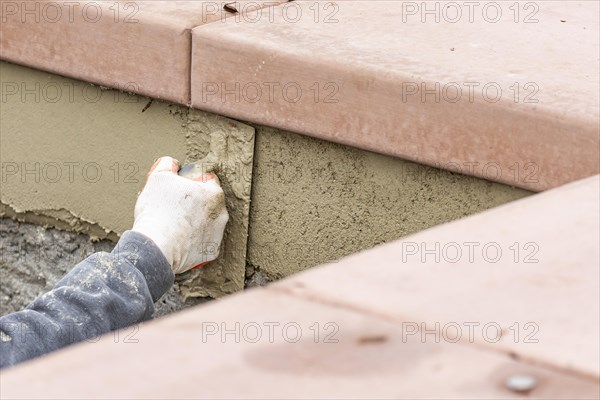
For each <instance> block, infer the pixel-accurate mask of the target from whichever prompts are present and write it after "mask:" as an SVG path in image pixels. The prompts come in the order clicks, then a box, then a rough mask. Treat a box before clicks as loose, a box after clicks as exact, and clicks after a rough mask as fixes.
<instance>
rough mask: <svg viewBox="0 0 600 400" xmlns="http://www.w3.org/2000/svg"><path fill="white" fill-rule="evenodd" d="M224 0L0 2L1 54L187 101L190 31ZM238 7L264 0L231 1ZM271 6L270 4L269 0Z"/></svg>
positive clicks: (220, 17) (213, 17) (214, 15)
mask: <svg viewBox="0 0 600 400" xmlns="http://www.w3.org/2000/svg"><path fill="white" fill-rule="evenodd" d="M226 3H228V2H225V1H147V0H145V1H125V0H121V1H88V0H85V1H71V2H68V1H67V2H55V1H50V0H37V1H31V0H30V1H10V0H2V1H0V12H1V13H2V15H1V17H0V18H1V19H2V25H1V26H2V28H1V30H0V54H1V58H2V59H4V60H8V61H11V62H14V63H18V64H23V65H27V66H30V67H35V68H39V69H42V70H46V71H50V72H54V73H58V74H61V75H65V76H69V77H73V78H77V79H81V80H85V81H89V82H93V83H97V84H100V85H104V86H109V87H114V88H119V89H122V90H124V91H128V92H133V93H139V94H143V95H147V96H151V97H155V98H159V99H165V100H170V101H174V102H177V103H183V104H188V103H189V101H190V94H189V90H190V80H189V76H190V49H191V33H190V32H191V29H192V28H193V27H195V26H198V25H202V24H205V23H211V22H216V23H220V21H224V20H225V19H226V18H227V17H230V16H232V15H233V14H231V13H229V12H227V11H225V10H223V5H224V4H226ZM244 3H248V5H247V6H245V7H240V8H241V11H250V10H251V9H252V8H253V7H254V8H256V7H259V6H263V5H264V3H269V2H265V1H260V2H249V1H248V0H243V1H241V2H238V4H244ZM269 4H271V5H273V4H276V2H270V3H269Z"/></svg>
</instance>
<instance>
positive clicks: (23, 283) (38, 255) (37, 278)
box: [0, 218, 206, 317]
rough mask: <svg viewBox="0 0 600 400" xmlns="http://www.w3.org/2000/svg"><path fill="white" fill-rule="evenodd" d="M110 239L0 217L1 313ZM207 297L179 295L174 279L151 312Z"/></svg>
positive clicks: (27, 299) (167, 310) (109, 244)
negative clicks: (189, 297)
mask: <svg viewBox="0 0 600 400" xmlns="http://www.w3.org/2000/svg"><path fill="white" fill-rule="evenodd" d="M113 247H114V243H113V242H112V241H110V240H100V241H96V242H92V241H90V237H89V236H88V235H85V234H80V233H75V232H66V231H62V230H57V229H53V228H49V229H46V228H44V227H42V226H39V225H34V224H29V223H19V222H16V221H13V220H12V219H8V218H0V315H5V314H8V313H11V312H15V311H19V310H22V309H23V308H25V307H26V306H27V305H28V304H29V303H31V301H33V300H34V299H35V298H36V297H38V296H39V295H41V294H42V293H45V292H47V291H48V290H50V289H51V288H52V287H53V286H54V284H55V283H56V282H57V281H58V280H59V279H60V278H62V277H63V275H65V274H66V273H67V272H69V271H70V270H71V269H72V268H73V267H75V265H77V263H78V262H80V261H81V260H83V259H84V258H86V257H87V256H89V255H90V254H92V253H95V252H98V251H111V250H112V248H113ZM205 301H206V299H187V300H184V298H183V297H182V296H181V295H179V283H177V282H176V283H175V285H173V287H172V288H171V290H169V291H168V292H167V293H166V294H165V295H164V296H163V297H161V298H160V299H159V300H158V301H157V302H156V304H155V307H156V311H155V314H154V316H155V317H159V316H162V315H165V314H168V313H170V312H173V311H177V310H181V309H183V308H187V307H190V306H193V305H196V304H198V303H203V302H205Z"/></svg>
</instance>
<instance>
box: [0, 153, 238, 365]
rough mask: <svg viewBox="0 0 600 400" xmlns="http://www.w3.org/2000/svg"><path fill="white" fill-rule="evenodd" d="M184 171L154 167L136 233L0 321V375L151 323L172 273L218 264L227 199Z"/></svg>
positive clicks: (167, 164) (163, 163)
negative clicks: (19, 365) (86, 342)
mask: <svg viewBox="0 0 600 400" xmlns="http://www.w3.org/2000/svg"><path fill="white" fill-rule="evenodd" d="M178 168H179V165H178V163H177V162H176V161H175V160H173V159H172V158H170V157H163V158H162V159H160V160H159V161H157V163H155V165H154V167H153V168H152V170H151V171H150V173H149V176H148V182H147V183H146V187H145V188H144V190H143V191H142V193H141V194H140V196H139V198H138V201H137V204H136V209H135V223H134V226H133V228H132V230H131V231H127V232H125V233H124V234H123V236H122V237H121V239H120V240H119V242H118V244H117V246H116V247H115V248H114V249H113V251H112V252H111V253H96V254H93V255H92V256H90V257H88V258H87V259H85V260H84V261H82V262H81V263H79V264H78V265H77V266H76V267H75V268H74V269H73V270H72V271H71V272H69V273H68V274H67V275H66V276H65V277H63V278H62V279H61V280H60V281H59V282H58V283H57V284H56V285H55V286H54V288H53V289H52V290H51V291H50V292H48V293H45V294H43V295H42V296H40V297H38V298H37V299H36V300H34V301H33V303H31V304H30V305H29V306H28V307H27V308H26V309H25V310H23V311H19V312H16V313H13V314H9V315H6V316H4V317H1V318H0V367H5V366H9V365H14V364H16V363H19V362H22V361H25V360H29V359H31V358H34V357H37V356H40V355H42V354H46V353H48V352H50V351H53V350H56V349H59V348H61V347H65V346H67V345H69V344H72V343H76V342H80V341H83V340H91V339H94V338H95V337H97V336H98V335H100V334H103V333H106V332H109V331H112V330H116V329H120V328H124V327H127V326H129V325H132V324H135V323H138V322H142V321H145V320H147V319H149V318H151V317H152V314H153V312H154V302H155V301H156V300H158V299H159V298H160V297H161V296H162V295H163V294H164V293H165V292H166V291H167V290H168V289H169V288H170V286H171V285H172V284H173V278H174V273H180V272H185V271H187V270H189V269H191V268H193V267H194V266H196V265H199V264H200V265H202V264H204V263H206V262H208V261H211V260H213V259H215V258H216V257H217V255H218V252H219V245H220V243H221V240H222V237H223V231H224V228H225V224H226V223H227V219H228V216H227V211H226V209H225V204H224V198H223V192H222V190H221V188H220V187H219V185H218V183H217V182H216V180H207V181H202V182H196V181H191V180H188V179H185V178H182V177H180V176H178V175H177V174H176V171H177V170H178Z"/></svg>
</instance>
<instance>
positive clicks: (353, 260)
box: [0, 176, 600, 399]
mask: <svg viewBox="0 0 600 400" xmlns="http://www.w3.org/2000/svg"><path fill="white" fill-rule="evenodd" d="M599 190H600V176H595V177H592V178H588V179H586V180H584V181H579V182H576V183H572V184H570V185H568V186H564V187H561V188H558V189H556V190H552V191H549V192H547V193H544V194H539V195H537V196H533V197H529V198H527V199H524V200H521V201H517V202H514V203H511V204H509V205H506V206H502V207H498V208H496V209H493V210H490V211H487V212H484V213H482V214H479V215H476V216H472V217H469V218H465V219H463V220H460V221H457V222H454V223H450V224H447V225H444V226H440V227H436V228H432V229H430V230H427V231H424V232H422V233H420V234H417V235H414V236H412V237H409V238H407V239H405V240H401V241H397V242H394V243H390V244H387V245H384V246H380V247H377V248H374V249H372V250H369V251H365V252H363V253H360V254H357V255H354V256H351V257H348V258H346V259H343V260H340V261H339V262H337V263H334V264H330V265H326V266H322V267H319V268H316V269H312V270H310V271H307V272H304V273H302V274H299V275H297V276H296V277H293V278H290V279H286V280H284V281H282V282H281V283H277V284H274V285H272V286H268V287H267V288H261V289H254V290H249V291H246V292H244V293H240V294H236V295H232V296H230V297H227V298H225V299H222V300H217V301H214V302H211V303H209V304H207V305H205V306H199V307H196V308H192V309H189V310H186V311H184V312H181V313H179V314H176V315H171V316H169V317H166V318H164V319H160V320H156V321H152V322H149V323H147V324H142V325H141V326H139V327H137V328H129V329H127V330H124V331H121V332H120V333H118V334H115V333H110V334H108V335H106V336H104V337H103V338H101V339H100V341H98V342H96V343H84V344H79V345H76V346H72V347H70V348H68V349H65V350H63V351H59V352H56V353H52V354H50V355H48V356H45V357H43V358H41V359H38V360H34V361H32V362H29V363H25V364H23V365H21V366H17V367H15V368H14V369H9V370H7V371H3V372H2V374H0V396H1V397H2V398H57V399H58V398H60V399H68V398H88V397H95V398H345V397H350V398H461V399H463V398H476V399H482V398H523V396H524V395H527V396H529V397H532V398H552V399H558V398H567V399H576V398H586V399H587V398H597V397H598V395H599V394H600V385H599V381H598V377H599V376H600V371H599V370H598V363H597V361H598V358H599V356H600V352H599V347H598V346H599V345H598V340H597V339H598V335H599V331H598V329H599V328H598V327H599V315H600V313H599V311H600V310H598V307H599V304H598V303H599V302H598V299H599V296H600V294H599V288H598V280H599V278H600V275H599V268H600V267H599V263H600V255H599V254H598V252H599V250H598V241H599V237H598V235H599V229H600V227H599V217H600V216H599V211H598V203H599V201H600V199H599ZM415 243H416V244H423V245H424V246H427V249H430V251H429V252H428V253H427V252H426V253H424V252H422V251H421V252H420V253H418V252H415V251H414V247H412V245H413V244H415ZM436 243H439V244H440V249H444V247H445V246H446V247H447V245H448V244H449V243H457V244H459V246H458V247H459V248H460V247H462V248H463V249H464V248H465V247H466V246H467V245H465V244H464V243H473V244H472V245H470V246H471V247H473V248H475V249H476V250H477V251H475V252H474V255H473V257H474V259H473V262H471V260H470V259H469V258H468V255H466V257H465V255H464V254H463V258H461V259H460V260H456V262H453V261H454V260H455V258H456V252H454V253H453V252H450V251H444V250H440V251H436V250H435V244H436ZM514 243H518V246H517V247H514V248H519V249H520V250H519V253H518V255H517V256H515V254H516V253H514V252H512V251H511V250H510V249H511V246H513V244H514ZM475 244H478V245H475ZM528 244H529V245H528ZM531 244H533V245H534V246H533V247H531ZM486 245H487V247H488V248H494V249H497V248H500V249H501V250H502V251H503V255H502V256H501V257H500V258H499V259H497V260H496V258H497V257H498V256H497V255H495V253H494V252H493V251H491V250H490V251H489V252H486V253H481V250H482V249H483V248H484V247H486ZM407 249H410V250H409V251H407ZM431 249H434V250H433V251H431ZM532 249H533V251H532ZM423 254H425V255H426V259H425V261H424V262H422V261H421V257H423ZM483 254H485V256H484V255H483ZM436 255H437V256H438V257H440V260H439V261H437V262H436V261H435V257H436ZM403 257H405V259H403ZM515 257H516V259H515ZM423 324H425V325H423ZM436 324H437V325H436ZM457 327H458V328H457ZM470 327H471V328H470ZM485 327H487V328H485ZM471 329H472V331H471ZM459 332H460V333H461V336H460V337H459V336H458V333H459ZM519 376H525V379H528V378H530V377H532V378H533V379H534V380H535V382H536V385H535V387H534V388H533V389H532V390H531V391H530V392H528V393H522V392H515V391H514V390H511V389H509V387H511V385H510V384H508V385H507V382H508V383H510V382H513V381H512V380H511V378H512V379H514V378H515V377H517V381H518V377H519ZM32 377H35V378H32ZM512 387H514V386H512Z"/></svg>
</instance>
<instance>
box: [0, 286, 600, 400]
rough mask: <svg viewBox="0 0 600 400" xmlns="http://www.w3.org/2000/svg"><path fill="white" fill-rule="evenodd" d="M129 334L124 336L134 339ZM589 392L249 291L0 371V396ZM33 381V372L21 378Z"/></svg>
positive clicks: (573, 383)
mask: <svg viewBox="0 0 600 400" xmlns="http://www.w3.org/2000/svg"><path fill="white" fill-rule="evenodd" d="M133 341H135V342H133ZM515 375H528V376H532V377H534V379H536V381H537V385H536V387H535V388H534V389H533V390H532V391H531V392H530V393H529V395H530V396H532V397H535V398H552V399H560V398H567V399H575V398H593V397H594V396H596V395H597V393H598V391H599V385H598V382H594V381H592V380H588V379H585V378H582V377H578V376H576V375H570V374H567V373H561V372H557V371H554V370H552V369H547V368H543V367H540V366H534V365H529V364H527V363H524V362H521V361H518V360H514V359H512V358H510V357H508V356H507V355H503V354H498V353H495V352H492V351H486V350H485V349H480V348H477V346H474V345H471V344H464V343H450V342H446V341H440V342H439V343H436V342H435V340H433V339H432V338H431V336H430V340H422V339H421V338H420V337H419V336H416V335H406V332H404V330H403V326H402V325H401V324H394V323H390V322H386V321H382V320H381V319H378V318H374V317H372V316H367V315H364V314H361V313H357V312H354V311H352V310H347V309H343V308H337V307H331V306H327V305H323V304H318V303H314V302H309V301H306V300H302V299H298V298H294V297H291V296H287V295H284V294H281V293H277V292H272V291H268V290H260V289H259V290H251V291H247V292H245V293H242V294H240V295H233V296H230V297H228V298H226V299H223V300H219V301H215V302H211V303H209V304H207V305H206V306H200V307H195V308H193V309H190V310H187V311H184V312H181V313H179V314H177V315H172V316H169V317H167V318H163V319H160V320H157V321H154V322H151V323H148V324H143V325H141V326H140V327H139V329H136V330H134V329H132V328H129V329H127V330H123V331H121V332H120V334H119V335H115V334H114V333H110V334H108V335H106V336H104V337H103V338H101V339H100V341H98V342H97V343H84V344H81V345H76V346H73V347H71V348H68V349H65V350H64V351H59V352H56V353H53V354H51V355H48V356H46V357H44V358H42V359H38V360H36V361H33V362H30V363H26V364H23V365H21V366H18V367H16V368H15V369H13V370H7V371H3V372H2V374H1V375H0V383H1V384H0V395H1V396H2V398H27V399H32V398H44V399H53V398H56V399H68V398H90V397H94V398H144V399H148V398H156V399H163V398H178V399H180V398H208V399H216V398H228V399H230V398H236V399H238V398H249V399H256V398H275V399H282V398H303V399H304V398H319V399H322V398H371V399H372V398H410V399H414V398H461V399H466V398H474V399H481V398H503V399H504V398H508V399H511V398H515V399H517V398H522V396H523V395H522V394H521V393H516V392H513V391H510V390H508V389H507V386H506V382H507V380H508V379H510V378H511V377H512V376H515ZM32 377H35V379H32Z"/></svg>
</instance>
